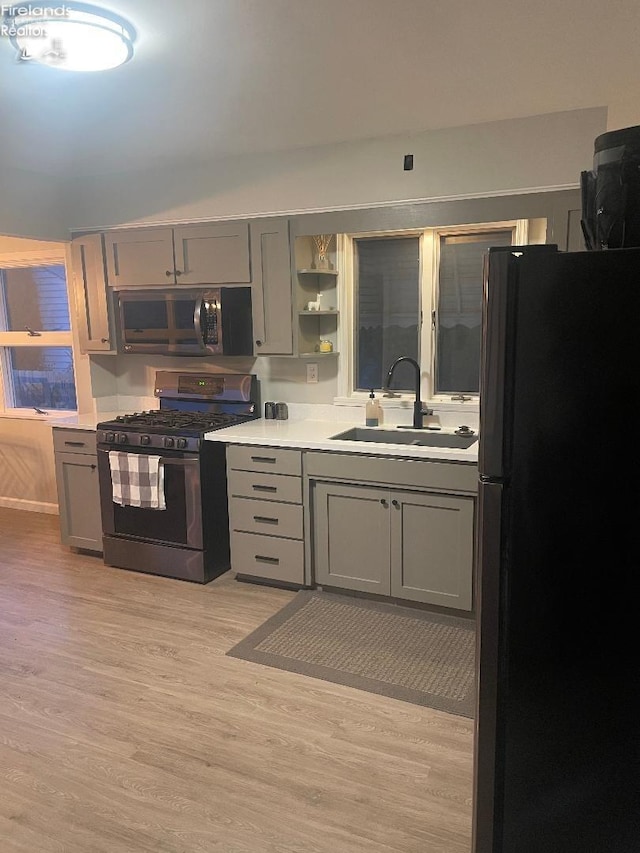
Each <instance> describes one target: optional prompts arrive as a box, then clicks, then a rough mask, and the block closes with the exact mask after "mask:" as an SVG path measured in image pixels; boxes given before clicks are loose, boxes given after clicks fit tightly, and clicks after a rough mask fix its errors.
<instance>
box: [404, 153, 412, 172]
mask: <svg viewBox="0 0 640 853" xmlns="http://www.w3.org/2000/svg"><path fill="white" fill-rule="evenodd" d="M412 169H413V154H405V155H404V170H405V172H410V171H411V170H412Z"/></svg>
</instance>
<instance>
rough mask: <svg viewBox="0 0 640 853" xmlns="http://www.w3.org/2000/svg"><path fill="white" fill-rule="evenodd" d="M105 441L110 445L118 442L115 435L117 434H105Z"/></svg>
mask: <svg viewBox="0 0 640 853" xmlns="http://www.w3.org/2000/svg"><path fill="white" fill-rule="evenodd" d="M104 440H105V441H108V442H109V444H113V442H114V441H115V440H116V435H115V433H114V432H105V434H104Z"/></svg>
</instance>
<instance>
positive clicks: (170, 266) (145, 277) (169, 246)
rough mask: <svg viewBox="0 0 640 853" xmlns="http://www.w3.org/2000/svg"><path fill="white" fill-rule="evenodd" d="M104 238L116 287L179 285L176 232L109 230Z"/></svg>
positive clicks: (108, 273) (155, 229)
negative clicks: (175, 263)
mask: <svg viewBox="0 0 640 853" xmlns="http://www.w3.org/2000/svg"><path fill="white" fill-rule="evenodd" d="M104 239H105V250H106V257H107V275H108V277H109V284H110V285H111V286H112V287H136V286H138V285H147V284H148V285H160V284H175V274H174V263H173V229H171V228H132V229H130V230H128V231H109V232H107V233H106V234H105V238H104Z"/></svg>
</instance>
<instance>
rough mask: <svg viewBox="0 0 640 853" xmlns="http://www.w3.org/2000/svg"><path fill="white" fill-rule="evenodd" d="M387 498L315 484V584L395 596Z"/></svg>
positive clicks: (375, 491)
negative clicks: (392, 585) (390, 562)
mask: <svg viewBox="0 0 640 853" xmlns="http://www.w3.org/2000/svg"><path fill="white" fill-rule="evenodd" d="M388 505H389V500H388V495H387V492H386V491H384V492H382V491H381V490H380V489H374V488H370V487H367V486H351V485H343V484H342V483H316V484H315V489H314V501H313V519H314V542H315V546H316V547H315V570H316V571H315V580H316V581H317V582H318V583H320V584H327V585H328V586H335V587H341V588H344V589H356V590H359V591H360V592H375V593H378V594H379V595H389V594H390V593H391V583H390V574H389V560H390V554H391V552H390V531H389V509H388Z"/></svg>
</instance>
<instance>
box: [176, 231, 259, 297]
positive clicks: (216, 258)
mask: <svg viewBox="0 0 640 853" xmlns="http://www.w3.org/2000/svg"><path fill="white" fill-rule="evenodd" d="M173 240H174V249H175V275H176V280H177V283H178V284H236V283H239V284H248V283H249V282H250V281H251V265H250V262H249V228H248V225H247V223H246V222H237V223H235V224H234V223H230V224H227V223H221V224H209V225H183V226H180V227H177V228H174V229H173Z"/></svg>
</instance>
